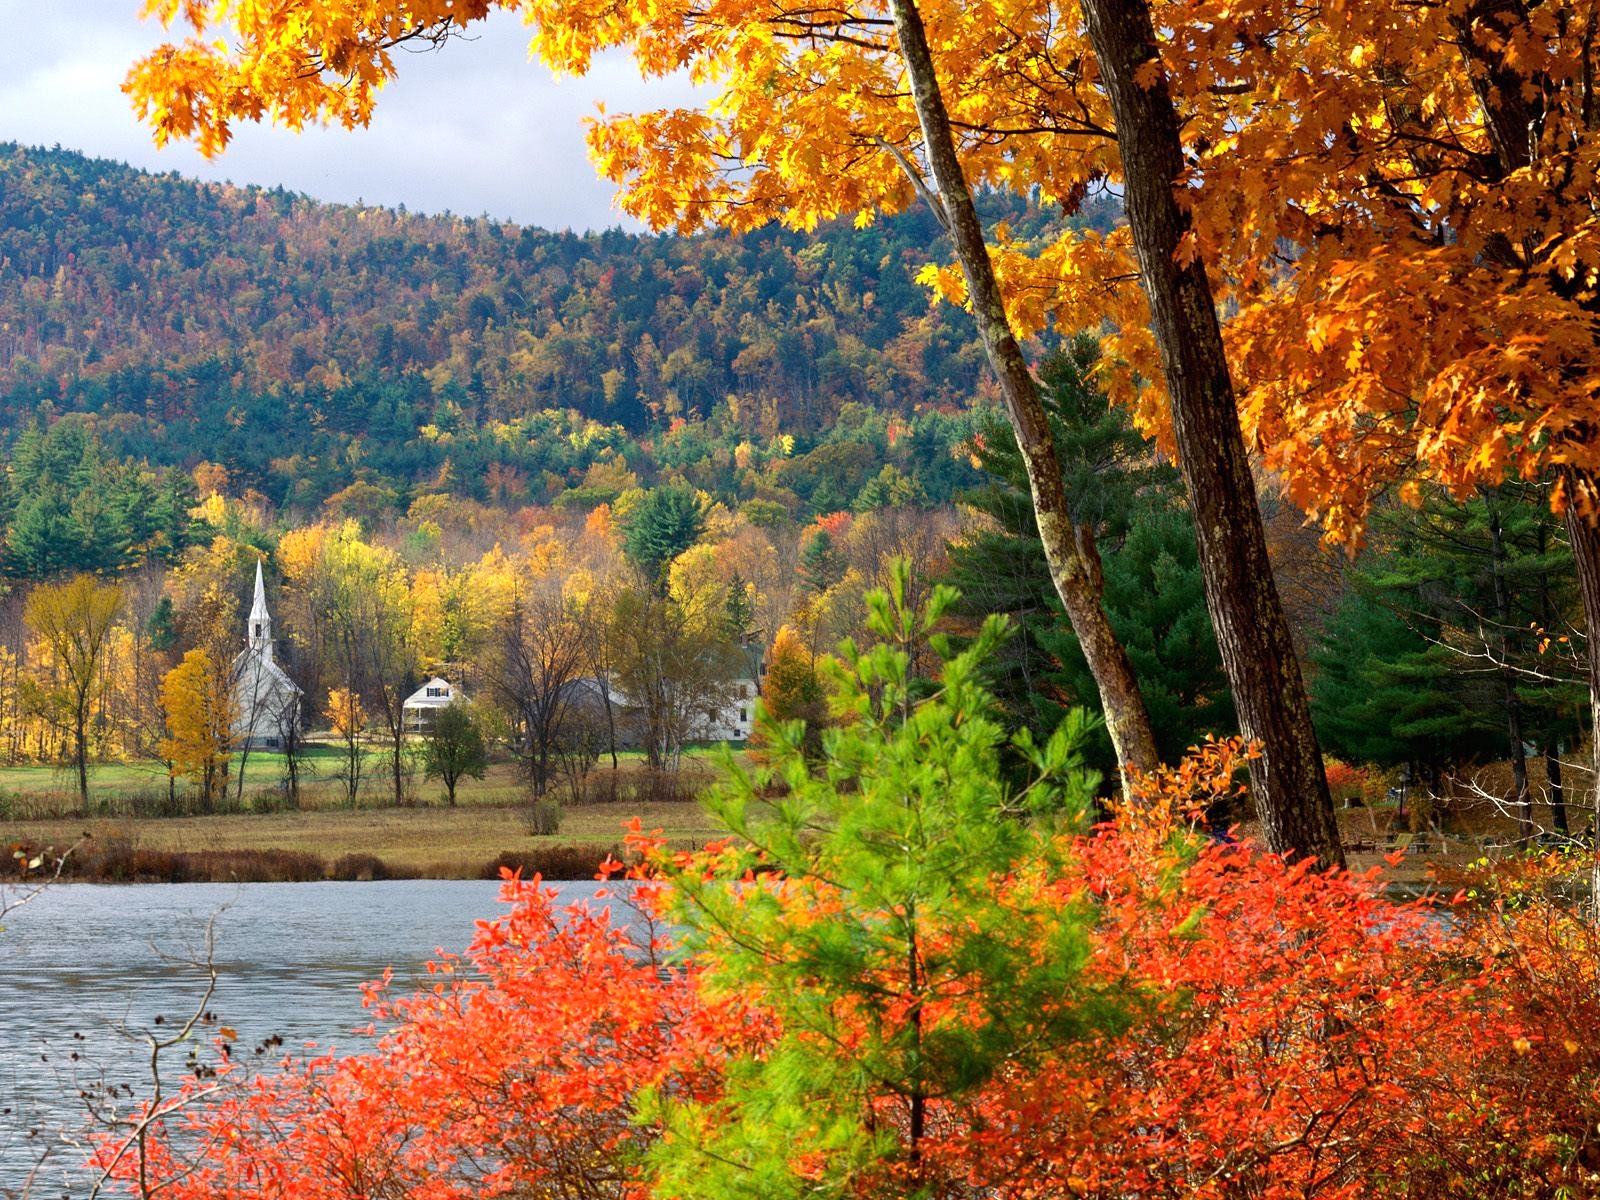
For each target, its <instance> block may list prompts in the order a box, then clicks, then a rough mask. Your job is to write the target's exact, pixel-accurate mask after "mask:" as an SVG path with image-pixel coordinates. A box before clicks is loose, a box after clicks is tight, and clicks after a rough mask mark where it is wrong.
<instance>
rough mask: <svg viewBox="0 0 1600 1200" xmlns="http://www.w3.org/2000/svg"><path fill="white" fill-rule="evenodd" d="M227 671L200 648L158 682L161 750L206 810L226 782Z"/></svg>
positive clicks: (229, 728)
mask: <svg viewBox="0 0 1600 1200" xmlns="http://www.w3.org/2000/svg"><path fill="white" fill-rule="evenodd" d="M227 675H228V672H227V671H226V670H225V669H221V668H219V667H218V666H217V664H216V663H215V662H213V661H212V658H211V656H210V655H209V654H208V653H206V651H205V650H204V649H202V648H200V647H196V648H195V649H193V650H190V651H188V652H187V653H186V654H185V655H184V656H183V660H182V661H181V662H179V663H178V665H177V666H175V667H173V668H172V670H170V671H168V672H167V674H166V677H165V678H164V679H163V680H162V681H161V707H162V709H163V710H164V711H165V712H166V715H167V736H166V737H165V738H163V739H162V741H161V755H162V757H163V758H165V759H166V760H167V762H168V763H169V764H170V766H169V770H170V771H171V772H172V774H173V776H175V777H176V776H183V777H184V778H187V779H189V780H190V781H191V782H193V783H194V784H195V785H196V786H198V787H199V789H200V804H201V807H202V809H203V810H204V811H206V812H211V811H212V810H213V809H214V808H215V807H216V802H217V801H218V800H219V799H220V798H222V797H223V796H224V795H225V794H226V792H227V787H228V763H229V760H230V758H231V755H230V754H229V743H230V741H231V738H232V730H233V716H234V714H233V697H232V691H231V689H230V687H229V684H228V678H227Z"/></svg>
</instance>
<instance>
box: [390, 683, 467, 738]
mask: <svg viewBox="0 0 1600 1200" xmlns="http://www.w3.org/2000/svg"><path fill="white" fill-rule="evenodd" d="M466 698H467V697H466V694H465V693H464V692H462V691H461V690H460V689H459V688H457V687H456V686H455V685H454V684H452V683H451V682H450V681H449V680H448V679H441V678H439V676H437V675H435V676H434V677H433V678H432V679H430V680H428V682H427V683H425V684H423V685H422V686H421V687H419V688H418V689H417V690H416V691H414V692H412V693H411V695H409V696H407V697H406V701H405V704H404V705H403V706H402V713H403V719H404V721H405V727H406V731H407V732H409V733H426V732H428V731H429V730H431V729H432V728H433V723H434V721H435V720H437V719H438V716H439V710H440V709H444V708H448V707H450V705H452V704H454V703H455V702H456V701H457V700H462V701H464V700H466Z"/></svg>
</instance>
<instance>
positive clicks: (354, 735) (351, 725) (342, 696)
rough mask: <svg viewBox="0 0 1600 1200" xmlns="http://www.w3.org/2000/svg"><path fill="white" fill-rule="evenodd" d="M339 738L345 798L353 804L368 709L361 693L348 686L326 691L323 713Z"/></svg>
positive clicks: (356, 792) (359, 771) (359, 774)
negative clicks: (325, 704)
mask: <svg viewBox="0 0 1600 1200" xmlns="http://www.w3.org/2000/svg"><path fill="white" fill-rule="evenodd" d="M323 715H324V716H326V717H327V718H328V724H329V725H330V726H331V727H332V729H333V731H334V733H336V734H338V736H339V740H340V741H341V742H343V743H344V772H343V775H344V795H345V802H346V803H347V804H349V805H350V806H351V807H352V808H354V807H355V803H356V796H357V795H358V794H359V793H360V790H361V768H362V754H363V753H364V751H363V749H362V743H363V739H364V736H365V734H366V732H367V711H366V709H365V708H363V707H362V706H361V696H360V695H359V694H358V693H357V692H355V691H353V690H351V689H350V688H334V689H333V690H332V691H330V692H329V693H328V708H327V711H326V712H325V713H324V714H323Z"/></svg>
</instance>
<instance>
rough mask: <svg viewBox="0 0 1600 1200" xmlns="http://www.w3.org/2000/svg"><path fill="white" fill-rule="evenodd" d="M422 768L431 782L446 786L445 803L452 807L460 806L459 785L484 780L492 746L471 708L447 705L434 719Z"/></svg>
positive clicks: (461, 704) (468, 706)
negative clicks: (458, 803) (458, 804)
mask: <svg viewBox="0 0 1600 1200" xmlns="http://www.w3.org/2000/svg"><path fill="white" fill-rule="evenodd" d="M422 769H423V772H424V773H425V774H426V775H427V777H428V778H429V779H437V780H438V781H439V782H440V783H442V784H444V794H445V802H446V803H447V804H448V805H449V806H450V807H451V808H454V807H455V804H456V785H457V784H459V783H460V782H461V781H462V780H463V779H466V778H468V777H471V778H473V779H482V778H483V776H484V773H485V772H486V771H487V770H488V769H489V747H488V745H487V743H486V742H485V741H484V737H483V725H482V723H481V721H480V720H479V718H478V715H477V713H475V712H474V711H473V709H472V706H471V705H469V704H465V703H461V702H459V701H458V702H456V703H453V704H447V705H445V707H444V708H443V709H442V710H441V711H440V712H439V714H438V715H437V716H436V717H435V718H434V722H433V729H432V730H430V731H429V733H428V741H427V747H426V750H425V751H424V754H423V759H422Z"/></svg>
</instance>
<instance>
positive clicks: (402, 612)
mask: <svg viewBox="0 0 1600 1200" xmlns="http://www.w3.org/2000/svg"><path fill="white" fill-rule="evenodd" d="M321 554H322V557H323V562H322V565H321V567H320V570H321V571H322V572H324V573H325V575H326V580H327V582H326V590H325V592H324V599H325V603H326V604H327V608H326V609H325V611H324V615H323V618H322V620H323V623H324V627H325V629H326V631H327V632H326V634H325V635H324V636H325V639H326V640H325V645H327V646H328V647H329V651H330V658H331V662H332V664H333V669H334V671H335V673H336V675H337V676H338V677H341V678H342V679H343V680H344V682H345V689H344V690H346V691H351V692H354V693H356V694H357V695H358V696H359V697H360V699H361V703H362V707H363V709H364V710H365V712H366V714H367V721H368V724H369V727H370V726H371V725H376V726H377V728H378V729H380V730H381V731H382V736H383V739H384V742H385V747H384V753H385V757H386V758H387V759H388V765H389V775H390V780H391V783H392V784H393V795H394V802H395V803H396V804H402V803H404V801H405V781H406V768H407V762H406V757H405V747H406V725H405V700H406V697H407V696H409V695H410V694H411V691H412V689H413V688H414V687H415V686H416V683H417V678H416V672H417V665H418V654H417V647H416V644H415V641H414V638H413V625H412V619H411V616H412V614H411V592H410V587H409V581H408V579H407V578H406V574H405V570H404V568H403V566H402V564H401V563H400V562H399V560H398V559H397V558H396V556H395V555H394V554H393V552H392V551H389V550H386V549H383V548H381V547H378V546H373V545H371V544H370V543H368V542H366V541H365V540H363V538H362V537H361V533H360V529H359V528H358V527H357V526H356V524H355V523H354V522H353V521H346V522H345V523H344V524H343V525H342V526H340V528H339V530H338V532H337V534H336V535H334V536H332V537H329V538H327V539H326V540H325V541H324V542H323V545H322V547H321Z"/></svg>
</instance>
